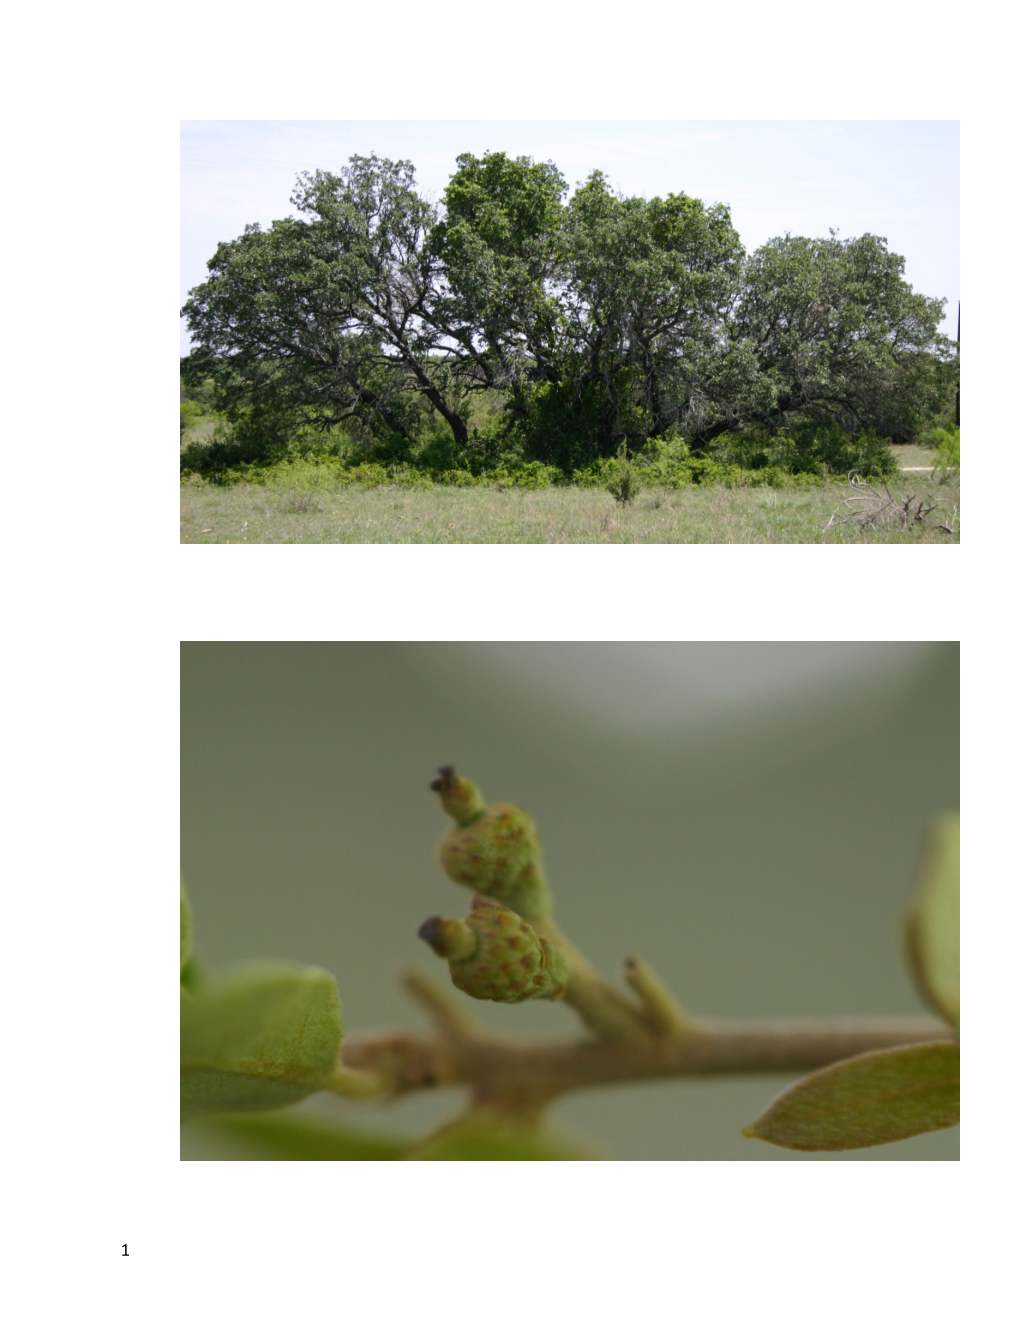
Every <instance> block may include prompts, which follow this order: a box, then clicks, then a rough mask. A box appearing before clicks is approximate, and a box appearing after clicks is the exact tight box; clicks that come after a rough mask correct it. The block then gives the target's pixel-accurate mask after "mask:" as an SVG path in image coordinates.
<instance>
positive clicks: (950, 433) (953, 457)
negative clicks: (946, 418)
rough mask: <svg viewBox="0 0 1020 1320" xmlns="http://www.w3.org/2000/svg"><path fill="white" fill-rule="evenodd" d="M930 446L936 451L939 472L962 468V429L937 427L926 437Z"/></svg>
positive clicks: (936, 463) (936, 464) (936, 465)
mask: <svg viewBox="0 0 1020 1320" xmlns="http://www.w3.org/2000/svg"><path fill="white" fill-rule="evenodd" d="M925 440H926V442H927V443H928V445H929V446H930V447H931V448H932V449H934V451H935V467H936V469H938V470H939V471H947V470H948V469H950V468H959V466H960V428H959V427H958V426H936V427H932V429H931V430H930V431H929V432H928V433H927V435H926V436H925Z"/></svg>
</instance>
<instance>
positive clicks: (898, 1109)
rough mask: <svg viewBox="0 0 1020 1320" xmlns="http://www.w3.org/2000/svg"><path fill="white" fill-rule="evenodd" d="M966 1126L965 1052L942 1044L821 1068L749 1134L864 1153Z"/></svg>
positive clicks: (795, 1145)
mask: <svg viewBox="0 0 1020 1320" xmlns="http://www.w3.org/2000/svg"><path fill="white" fill-rule="evenodd" d="M959 1121H960V1047H959V1045H957V1044H955V1043H954V1042H951V1041H945V1042H943V1041H936V1042H932V1043H930V1044H924V1045H903V1046H898V1047H897V1048H895V1049H890V1050H873V1051H871V1052H870V1053H868V1054H858V1055H857V1056H856V1058H853V1059H844V1060H843V1061H842V1062H841V1063H833V1064H830V1065H829V1067H827V1068H821V1069H820V1070H819V1071H818V1072H816V1073H812V1074H811V1076H810V1077H805V1078H804V1079H803V1081H800V1082H797V1084H796V1085H795V1086H791V1087H790V1089H789V1090H788V1091H784V1092H783V1094H782V1095H781V1096H780V1097H779V1099H778V1100H775V1101H774V1102H773V1103H772V1104H771V1105H770V1106H769V1107H768V1109H766V1111H765V1113H764V1114H762V1116H761V1118H759V1119H758V1120H757V1122H755V1123H752V1124H751V1126H750V1127H747V1128H745V1129H744V1136H745V1137H760V1138H761V1139H762V1140H763V1141H770V1142H772V1144H773V1145H774V1146H786V1147H788V1148H789V1149H790V1150H858V1149H860V1148H861V1147H863V1146H882V1145H884V1144H885V1143H887V1142H890V1141H902V1140H903V1139H904V1137H916V1136H918V1135H919V1134H920V1133H922V1132H936V1131H938V1129H939V1128H947V1127H954V1126H955V1125H956V1124H957V1123H959Z"/></svg>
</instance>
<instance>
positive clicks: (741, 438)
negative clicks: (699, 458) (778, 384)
mask: <svg viewBox="0 0 1020 1320" xmlns="http://www.w3.org/2000/svg"><path fill="white" fill-rule="evenodd" d="M708 453H709V455H710V456H711V457H713V458H715V459H716V460H717V461H718V462H721V463H727V464H733V465H735V466H737V467H740V468H743V469H745V470H746V471H748V472H754V471H759V470H762V469H768V468H772V469H779V470H782V471H783V472H787V473H790V474H793V475H797V474H807V475H813V476H819V477H820V476H824V475H825V474H827V473H833V474H838V475H845V474H846V473H848V472H856V473H858V475H860V476H862V477H888V476H892V475H894V474H895V473H896V471H897V470H898V464H897V462H896V458H895V456H894V454H893V452H892V449H891V448H890V446H889V442H888V441H887V440H886V439H884V438H883V437H882V436H877V435H873V434H871V433H870V432H866V431H865V432H861V433H860V434H859V435H856V436H854V435H851V434H850V433H849V432H848V431H846V430H844V428H843V427H842V426H839V425H837V424H836V423H835V422H817V421H811V420H808V419H795V420H793V421H791V422H790V424H789V425H788V426H786V427H784V428H783V429H781V430H779V431H775V432H767V431H764V430H760V429H756V428H748V429H747V430H745V431H726V432H724V433H723V434H722V435H720V436H717V437H716V439H715V440H713V441H712V443H711V445H710V446H709V449H708Z"/></svg>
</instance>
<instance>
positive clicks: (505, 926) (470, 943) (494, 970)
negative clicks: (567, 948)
mask: <svg viewBox="0 0 1020 1320" xmlns="http://www.w3.org/2000/svg"><path fill="white" fill-rule="evenodd" d="M418 934H419V936H420V937H421V938H422V939H423V940H424V941H425V942H426V944H429V945H431V947H432V948H433V950H434V951H435V952H436V953H437V954H438V955H439V957H441V958H445V959H446V960H447V962H448V963H449V964H450V979H451V980H452V981H453V984H454V985H455V986H456V987H457V989H458V990H463V991H464V993H465V994H466V995H470V996H471V997H472V998H473V999H493V1000H496V1001H497V1002H498V1003H501V1004H518V1003H520V1002H521V1001H522V1000H524V999H559V998H560V996H561V995H562V994H563V992H564V990H565V989H566V988H567V961H566V958H565V956H564V954H563V952H562V951H561V950H560V949H558V948H556V947H555V946H554V945H551V944H549V942H548V941H547V940H543V939H540V938H539V936H538V935H536V933H535V931H534V930H533V929H532V928H531V926H529V925H528V923H527V922H526V921H524V920H523V919H522V918H521V917H520V916H518V914H517V913H516V912H512V911H511V910H510V908H508V907H504V906H503V904H502V903H498V902H496V900H495V899H493V898H486V897H484V895H482V894H475V896H474V898H472V900H471V911H470V913H469V914H468V917H467V920H466V921H458V920H456V918H446V917H429V919H428V920H427V921H424V922H422V924H421V926H420V927H419V930H418Z"/></svg>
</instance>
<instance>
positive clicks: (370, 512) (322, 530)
mask: <svg viewBox="0 0 1020 1320" xmlns="http://www.w3.org/2000/svg"><path fill="white" fill-rule="evenodd" d="M891 491H892V492H893V493H894V494H895V495H896V496H897V498H898V499H899V500H900V501H901V502H902V501H904V500H906V499H907V497H908V496H910V495H912V494H913V495H914V496H915V507H916V496H918V495H921V496H923V505H924V507H927V506H928V505H930V504H932V503H933V502H937V503H938V508H937V510H936V511H935V512H933V513H929V514H928V515H926V516H925V517H923V518H921V519H919V520H918V519H914V520H911V519H909V518H904V517H902V516H901V517H900V518H899V519H897V518H895V517H892V518H886V517H881V518H876V519H874V520H871V521H867V520H860V519H856V520H847V521H843V522H840V521H839V520H838V519H839V518H840V517H842V516H843V513H844V512H845V509H844V510H842V512H841V511H840V505H841V501H842V500H843V499H844V498H846V496H847V495H848V494H851V493H852V492H850V491H848V488H847V486H846V485H839V484H837V483H835V482H833V483H831V484H829V485H827V486H815V487H807V488H803V489H796V488H790V489H780V490H774V489H771V488H770V487H757V488H750V489H748V488H742V489H733V490H730V489H727V488H725V487H723V486H708V487H698V486H693V487H689V488H687V489H685V490H680V491H663V490H645V491H642V492H641V493H640V494H639V495H638V496H637V498H636V499H635V500H634V501H633V502H632V503H630V504H627V505H620V504H618V503H617V502H616V501H615V500H614V499H613V497H612V496H611V495H609V494H608V493H607V492H605V491H591V490H579V489H576V488H571V487H564V488H553V489H550V490H536V491H522V490H499V489H495V488H491V487H484V488H483V487H479V488H474V489H470V488H469V489H464V490H458V489H450V488H444V487H437V488H435V489H431V490H428V489H426V490H410V489H405V488H401V487H397V486H383V487H377V488H376V489H369V490H364V489H357V488H350V487H346V488H336V489H328V488H327V489H323V488H318V489H315V488H310V489H289V490H274V489H272V488H271V487H262V486H248V485H243V484H242V485H237V486H231V487H216V486H206V485H199V484H192V485H184V486H182V488H181V541H182V542H185V543H192V544H194V543H201V542H206V543H209V542H219V543H232V544H236V543H246V544H309V543H325V544H357V543H366V542H399V543H406V544H437V543H438V544H467V543H471V544H475V543H495V544H507V543H536V542H537V543H543V544H552V545H560V544H576V543H585V544H599V545H601V544H605V545H627V544H654V543H669V544H696V543H728V544H734V543H765V544H784V543H791V542H801V543H808V542H814V543H819V544H833V543H837V544H838V543H844V544H854V545H863V544H866V545H871V544H876V543H902V544H910V545H924V544H935V545H946V544H951V543H953V542H958V541H959V539H960V533H959V516H958V513H957V514H956V515H955V517H954V515H953V510H954V507H955V508H956V509H957V510H958V507H959V479H958V478H956V477H954V478H953V479H952V480H951V481H949V482H948V483H945V484H942V485H939V484H937V483H935V482H933V481H931V480H930V479H929V478H928V477H927V475H926V474H921V473H913V474H909V475H905V476H904V478H902V479H899V480H897V481H895V482H893V483H891ZM834 513H835V514H836V519H833V514H834ZM827 524H829V525H828V526H827ZM940 524H944V525H949V526H950V527H951V529H952V530H950V531H949V532H946V531H943V530H939V525H940Z"/></svg>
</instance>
